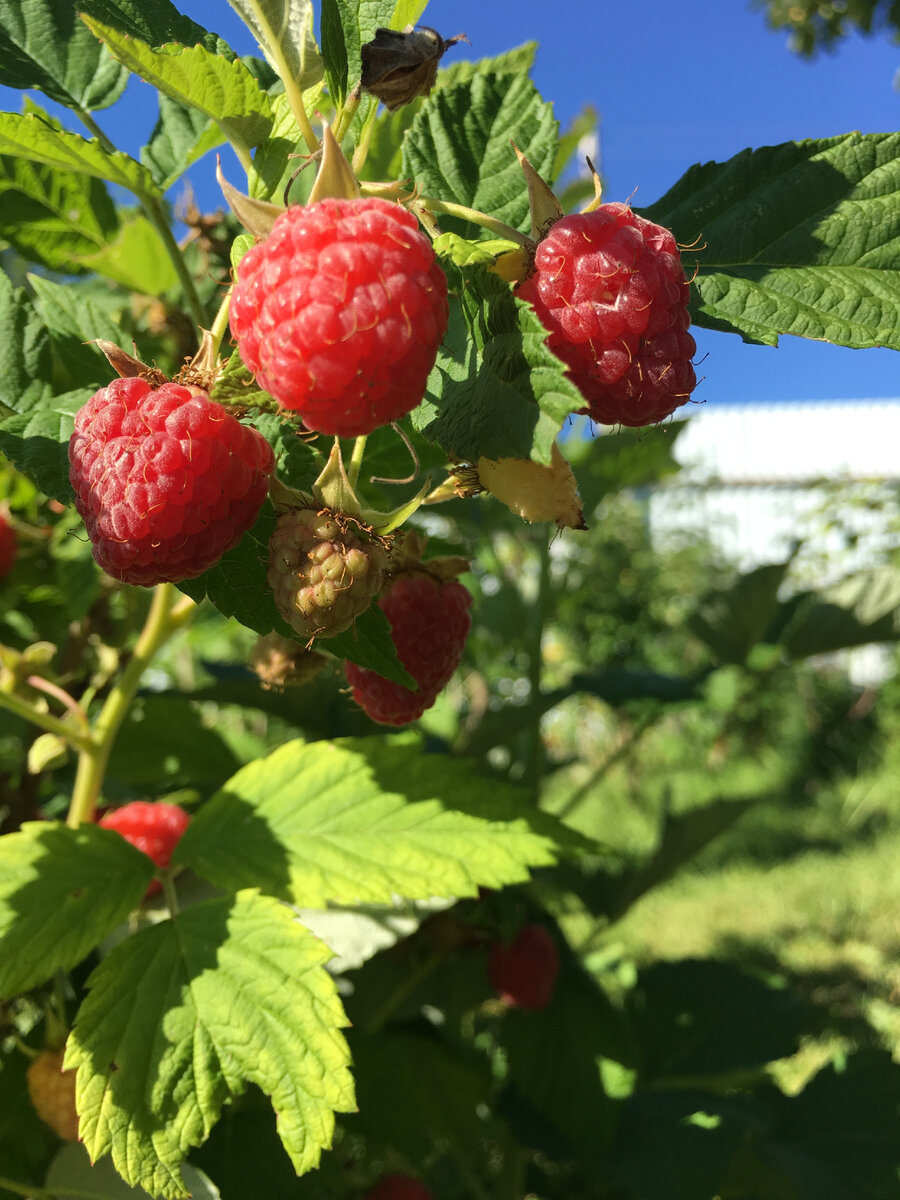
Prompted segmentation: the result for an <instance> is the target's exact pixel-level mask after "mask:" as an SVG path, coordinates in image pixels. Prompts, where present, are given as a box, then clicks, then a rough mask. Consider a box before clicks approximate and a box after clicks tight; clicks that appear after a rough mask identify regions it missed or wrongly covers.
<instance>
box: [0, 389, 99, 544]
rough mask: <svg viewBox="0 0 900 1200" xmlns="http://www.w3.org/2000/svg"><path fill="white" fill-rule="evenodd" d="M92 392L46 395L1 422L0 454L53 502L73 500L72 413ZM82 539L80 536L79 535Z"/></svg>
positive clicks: (82, 391)
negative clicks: (70, 466) (70, 462)
mask: <svg viewBox="0 0 900 1200" xmlns="http://www.w3.org/2000/svg"><path fill="white" fill-rule="evenodd" d="M92 393H93V389H92V388H79V389H77V390H76V391H74V392H66V393H65V394H64V395H62V396H49V397H45V398H43V399H41V400H40V401H39V402H38V403H36V404H32V405H30V406H29V408H28V411H27V412H23V413H16V415H15V416H12V417H7V418H6V419H5V420H4V421H0V452H2V453H3V454H5V455H6V457H7V458H8V459H9V461H10V462H11V463H12V464H13V465H14V466H15V467H16V469H17V470H19V471H21V472H22V474H23V475H26V476H27V477H28V478H29V479H30V480H32V482H33V483H35V484H36V485H37V487H38V488H40V490H41V491H42V492H43V493H44V495H45V496H49V497H50V498H51V499H52V500H59V501H60V502H61V503H62V504H70V503H71V501H72V488H71V485H70V484H69V439H70V438H71V436H72V431H73V429H74V428H75V414H76V413H77V412H78V410H79V409H80V408H82V407H83V406H84V405H85V404H86V403H87V402H88V400H89V399H90V398H91V395H92ZM82 536H84V535H83V533H82Z"/></svg>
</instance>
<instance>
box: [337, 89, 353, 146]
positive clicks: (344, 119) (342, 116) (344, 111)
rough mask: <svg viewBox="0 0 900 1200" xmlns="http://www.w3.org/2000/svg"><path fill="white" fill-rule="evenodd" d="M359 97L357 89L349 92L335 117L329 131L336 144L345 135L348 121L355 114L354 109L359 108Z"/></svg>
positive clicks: (348, 126)
mask: <svg viewBox="0 0 900 1200" xmlns="http://www.w3.org/2000/svg"><path fill="white" fill-rule="evenodd" d="M359 99H360V93H359V91H358V90H357V91H353V92H351V93H350V95H349V96H348V97H347V101H346V103H345V104H344V106H343V108H341V111H340V112H339V113H338V114H337V117H336V118H335V122H334V128H333V129H332V131H331V132H332V133H333V134H334V140H335V141H336V142H337V143H338V145H340V143H341V142H342V141H343V140H344V138H345V137H346V135H347V130H348V129H349V128H350V122H351V121H352V120H353V118H354V117H355V116H356V110H357V109H358V108H359Z"/></svg>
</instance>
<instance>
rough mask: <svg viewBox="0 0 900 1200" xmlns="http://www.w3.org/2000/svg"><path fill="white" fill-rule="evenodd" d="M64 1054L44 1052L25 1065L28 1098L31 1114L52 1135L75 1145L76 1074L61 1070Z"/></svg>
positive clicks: (56, 1051)
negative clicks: (49, 1129) (31, 1109)
mask: <svg viewBox="0 0 900 1200" xmlns="http://www.w3.org/2000/svg"><path fill="white" fill-rule="evenodd" d="M63 1054H64V1051H63V1050H62V1049H60V1050H43V1051H42V1052H41V1053H40V1054H39V1055H38V1056H37V1058H35V1059H33V1060H32V1061H31V1062H30V1063H29V1065H28V1072H27V1076H26V1080H27V1084H28V1095H29V1097H30V1099H31V1103H32V1104H33V1105H34V1110H35V1112H36V1113H37V1115H38V1116H39V1117H40V1118H41V1120H42V1121H43V1122H44V1123H45V1124H46V1125H49V1126H50V1128H51V1129H52V1130H53V1131H54V1133H58V1134H59V1136H60V1137H61V1138H62V1139H63V1140H64V1141H67V1142H77V1141H78V1113H77V1112H76V1111H75V1074H76V1073H75V1071H64V1070H63V1069H62V1064H63Z"/></svg>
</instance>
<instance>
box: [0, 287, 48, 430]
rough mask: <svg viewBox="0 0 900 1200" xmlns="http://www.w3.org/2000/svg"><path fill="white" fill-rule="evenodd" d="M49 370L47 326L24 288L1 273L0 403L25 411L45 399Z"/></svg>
mask: <svg viewBox="0 0 900 1200" xmlns="http://www.w3.org/2000/svg"><path fill="white" fill-rule="evenodd" d="M52 373H53V363H52V350H51V347H50V334H49V332H48V331H47V327H46V326H45V325H44V323H43V321H42V320H41V319H40V317H39V316H38V314H37V312H36V311H35V308H34V305H33V304H32V302H31V299H30V298H29V296H28V294H27V293H26V291H25V289H24V288H14V287H13V286H12V284H11V283H10V281H9V279H8V278H7V277H6V275H5V274H3V273H2V272H0V381H2V382H0V403H2V404H4V405H6V407H7V408H9V409H12V410H13V411H14V412H26V411H27V410H28V409H29V408H31V407H32V406H33V405H35V404H38V403H40V402H41V401H42V400H44V399H46V398H47V394H48V392H49V390H50V379H51V377H52Z"/></svg>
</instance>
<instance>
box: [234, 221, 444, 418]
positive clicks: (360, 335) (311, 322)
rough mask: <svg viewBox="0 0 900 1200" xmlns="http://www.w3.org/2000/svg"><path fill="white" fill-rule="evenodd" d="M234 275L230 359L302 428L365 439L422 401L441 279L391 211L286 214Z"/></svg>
mask: <svg viewBox="0 0 900 1200" xmlns="http://www.w3.org/2000/svg"><path fill="white" fill-rule="evenodd" d="M238 274H239V279H238V283H237V284H236V286H235V289H234V294H233V296H232V298H231V318H230V319H231V329H232V332H233V333H234V336H235V339H236V340H237V344H238V347H239V349H240V352H241V358H242V359H243V360H244V362H245V363H246V365H247V366H248V367H249V368H250V370H251V371H253V372H254V373H255V374H256V377H257V380H258V381H259V383H260V385H261V386H262V387H264V388H265V389H266V390H267V391H268V392H270V393H271V394H272V395H273V396H274V397H275V399H276V400H278V402H279V403H280V404H282V405H283V406H284V407H285V408H290V409H294V410H295V411H296V412H299V413H300V415H301V416H302V418H303V420H304V422H305V423H306V425H307V426H308V427H309V428H310V429H314V430H316V431H317V432H319V433H329V434H332V433H333V434H338V435H339V436H340V437H356V436H358V435H360V434H366V433H371V432H372V430H373V429H376V428H377V427H378V426H379V425H387V424H389V423H390V422H391V421H396V420H398V419H399V418H400V417H403V416H405V415H406V413H408V412H410V410H411V409H413V408H415V407H416V405H417V404H418V403H419V401H420V400H421V399H422V397H423V395H424V394H425V381H426V380H427V378H428V373H429V371H430V370H431V368H432V367H433V366H434V361H435V358H436V356H437V350H438V346H439V345H440V344H441V341H442V340H443V337H444V334H445V333H446V331H447V320H448V313H449V310H448V307H447V280H446V278H445V276H444V273H443V271H442V270H441V268H440V266H439V265H438V263H437V261H436V260H435V256H434V251H433V250H432V248H431V243H430V242H429V241H428V239H427V238H426V237H425V235H424V234H422V233H420V231H419V228H418V225H417V222H416V219H415V217H413V216H412V215H411V214H410V213H408V212H407V211H406V209H404V208H402V207H401V206H400V205H399V204H391V203H390V202H388V201H387V200H379V199H374V200H337V199H333V200H320V201H319V202H318V203H317V204H312V205H310V206H309V207H307V208H304V207H302V206H295V207H293V208H289V209H287V210H286V211H285V212H283V213H282V214H281V215H280V216H279V217H277V218H276V220H275V223H274V225H273V226H272V231H271V233H270V234H269V236H268V237H267V238H266V239H265V241H263V242H260V243H259V244H258V245H256V246H254V247H253V248H252V249H251V250H250V251H248V253H247V254H246V255H245V256H244V258H242V259H241V262H240V266H239V268H238Z"/></svg>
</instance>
